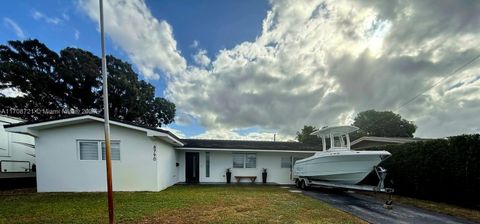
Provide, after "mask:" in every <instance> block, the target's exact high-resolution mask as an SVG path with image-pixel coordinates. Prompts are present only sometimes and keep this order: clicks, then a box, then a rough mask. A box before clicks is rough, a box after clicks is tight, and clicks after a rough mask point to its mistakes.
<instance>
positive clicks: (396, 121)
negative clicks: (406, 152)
mask: <svg viewBox="0 0 480 224" xmlns="http://www.w3.org/2000/svg"><path fill="white" fill-rule="evenodd" d="M353 126H356V127H359V128H360V130H359V131H358V133H356V134H354V135H353V138H358V137H361V136H379V137H413V133H415V130H417V126H416V125H415V124H414V123H413V122H412V121H407V120H405V119H403V118H402V117H401V116H400V115H399V114H395V113H393V112H392V111H375V110H367V111H363V112H360V113H358V114H357V116H356V117H355V119H354V122H353Z"/></svg>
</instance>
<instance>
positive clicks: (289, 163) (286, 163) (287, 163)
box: [281, 156, 292, 168]
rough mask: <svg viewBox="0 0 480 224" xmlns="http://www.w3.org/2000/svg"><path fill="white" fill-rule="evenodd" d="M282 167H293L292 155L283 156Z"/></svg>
mask: <svg viewBox="0 0 480 224" xmlns="http://www.w3.org/2000/svg"><path fill="white" fill-rule="evenodd" d="M281 167H282V168H292V158H291V157H290V156H286V157H282V164H281Z"/></svg>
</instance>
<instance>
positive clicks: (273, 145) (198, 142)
mask: <svg viewBox="0 0 480 224" xmlns="http://www.w3.org/2000/svg"><path fill="white" fill-rule="evenodd" d="M182 142H183V143H184V146H183V148H219V149H262V150H285V151H289V150H292V151H319V150H320V149H321V147H320V146H318V145H309V144H305V143H301V142H273V141H243V140H209V139H182Z"/></svg>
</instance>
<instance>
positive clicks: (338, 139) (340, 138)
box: [333, 135, 347, 148]
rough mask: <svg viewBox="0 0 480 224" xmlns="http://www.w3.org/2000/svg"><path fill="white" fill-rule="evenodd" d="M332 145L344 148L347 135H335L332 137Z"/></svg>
mask: <svg viewBox="0 0 480 224" xmlns="http://www.w3.org/2000/svg"><path fill="white" fill-rule="evenodd" d="M333 147H336V148H344V147H347V137H346V136H345V135H337V136H334V137H333Z"/></svg>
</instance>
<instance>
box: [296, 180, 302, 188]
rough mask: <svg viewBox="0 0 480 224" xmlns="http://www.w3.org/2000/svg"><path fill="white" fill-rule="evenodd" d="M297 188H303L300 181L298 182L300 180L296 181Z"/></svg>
mask: <svg viewBox="0 0 480 224" xmlns="http://www.w3.org/2000/svg"><path fill="white" fill-rule="evenodd" d="M295 187H296V188H300V187H301V186H300V180H298V179H296V180H295Z"/></svg>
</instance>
